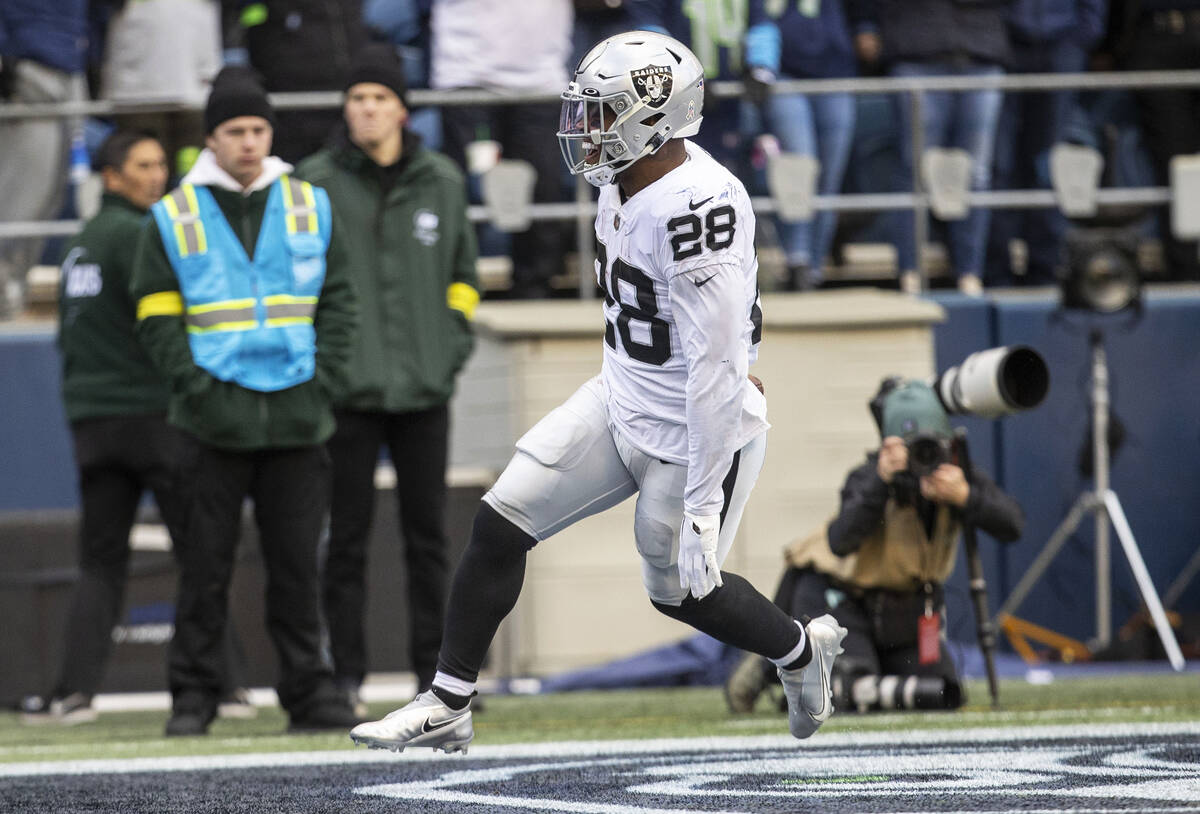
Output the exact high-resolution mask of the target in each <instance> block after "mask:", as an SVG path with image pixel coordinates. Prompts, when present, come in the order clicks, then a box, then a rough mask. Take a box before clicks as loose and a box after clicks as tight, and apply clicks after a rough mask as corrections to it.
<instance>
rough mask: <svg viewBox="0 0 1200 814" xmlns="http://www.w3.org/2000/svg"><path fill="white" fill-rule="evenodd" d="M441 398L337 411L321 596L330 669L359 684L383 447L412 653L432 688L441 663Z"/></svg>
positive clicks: (444, 438)
mask: <svg viewBox="0 0 1200 814" xmlns="http://www.w3.org/2000/svg"><path fill="white" fill-rule="evenodd" d="M449 435H450V418H449V410H448V409H447V407H446V406H445V405H442V406H440V407H434V408H431V409H429V410H420V411H416V412H410V413H359V412H339V413H338V416H337V432H336V433H334V436H333V438H331V439H330V440H329V444H328V447H329V454H330V457H331V458H332V459H333V508H332V511H331V515H330V523H329V554H328V559H327V560H326V563H325V588H324V604H325V619H326V622H327V624H328V625H329V639H330V648H331V650H332V652H333V662H334V672H335V675H336V676H337V680H338V682H339V683H342V684H345V685H348V686H355V687H356V686H358V685H359V684H361V683H362V680H363V676H365V675H366V671H367V652H366V637H365V634H364V630H363V617H364V611H365V607H366V568H367V547H368V539H369V534H370V530H371V517H372V514H373V513H374V507H375V464H376V462H377V461H378V459H379V448H380V447H381V446H383V445H385V444H386V445H387V449H388V452H389V454H390V455H391V458H392V463H393V465H394V466H395V468H396V500H397V503H398V504H399V518H400V533H401V536H402V537H403V545H404V561H405V566H406V568H405V570H406V573H407V575H408V600H409V601H408V604H409V615H408V622H409V639H408V641H409V654H410V657H411V659H412V667H413V670H414V671H415V672H416V674H417V682H418V684H419V685H420V687H421V689H422V690H424V689H428V687H429V686H430V684H431V683H432V682H433V675H434V672H435V671H436V669H437V656H438V648H439V647H440V646H441V642H442V625H443V620H444V616H445V608H446V583H447V573H448V567H447V563H446V530H445V508H446V457H447V447H448V443H449Z"/></svg>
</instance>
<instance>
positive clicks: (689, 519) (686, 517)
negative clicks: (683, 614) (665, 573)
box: [679, 512, 725, 599]
mask: <svg viewBox="0 0 1200 814" xmlns="http://www.w3.org/2000/svg"><path fill="white" fill-rule="evenodd" d="M720 530H721V518H720V516H719V515H715V514H706V515H696V514H690V513H688V512H684V514H683V527H682V528H681V529H680V530H679V584H680V586H681V587H682V588H683V589H684V590H685V591H688V590H690V591H691V593H692V596H694V597H696V598H697V599H703V598H704V597H706V596H708V594H709V593H710V592H711V591H712V589H713V588H718V587H720V586H721V585H723V584H725V583H724V581H723V580H722V579H721V568H720V566H719V565H717V535H718V534H719V532H720Z"/></svg>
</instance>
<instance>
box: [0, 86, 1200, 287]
mask: <svg viewBox="0 0 1200 814" xmlns="http://www.w3.org/2000/svg"><path fill="white" fill-rule="evenodd" d="M1198 87H1200V70H1196V71H1119V72H1094V73H1049V74H1006V75H997V76H970V77H957V76H944V77H937V76H935V77H879V78H853V79H820V80H788V81H780V82H778V83H776V84H775V85H774V91H773V92H776V93H806V94H822V93H852V94H881V93H882V94H903V95H904V96H906V97H907V99H908V104H909V105H910V106H911V110H912V116H911V117H910V118H911V121H912V128H913V133H912V145H913V152H914V155H916V156H919V155H920V154H921V152H923V149H924V141H925V140H924V133H923V127H922V116H921V111H922V106H923V105H924V104H925V101H924V97H925V94H926V93H930V92H936V91H971V90H984V89H998V90H1001V91H1003V92H1005V93H1014V92H1015V93H1028V92H1039V91H1043V92H1044V91H1053V90H1068V89H1075V90H1106V89H1127V90H1150V89H1168V88H1198ZM707 92H708V93H709V95H711V96H715V97H717V98H740V97H741V96H742V95H743V86H742V83H741V82H733V81H730V82H712V83H709V86H708V89H707ZM342 100H343V97H342V94H341V93H340V92H338V91H319V92H299V93H274V94H271V101H272V103H273V104H274V105H275V106H276V107H277V109H280V110H315V109H328V108H334V107H339V106H340V105H341V104H342ZM557 101H558V95H557V94H555V93H529V94H517V93H503V94H501V93H495V92H491V91H486V90H455V91H434V90H421V89H414V90H412V91H410V93H409V103H410V106H412V107H422V106H437V107H446V106H456V105H457V106H462V105H484V104H486V105H504V104H518V103H523V102H557ZM194 109H196V108H195V107H194V106H191V105H186V104H180V103H172V102H164V101H154V100H147V101H144V102H139V103H129V102H114V101H106V100H96V101H81V102H66V103H57V104H7V105H0V121H3V120H6V119H16V118H70V117H76V118H78V117H84V116H96V117H107V116H114V115H120V114H132V113H148V112H165V111H182V110H194ZM919 166H920V162H919V161H914V162H913V167H914V172H913V176H914V177H913V179H912V191H909V192H883V193H858V194H841V195H817V196H815V198H814V199H813V208H814V209H817V210H834V211H838V212H851V211H859V212H864V211H865V212H883V211H889V210H903V209H911V210H913V211H914V212H915V213H916V214H917V215H918V217H915V218H914V219H913V221H914V227H913V228H914V237H915V242H916V245H917V247H918V251H920V250H921V249H923V248H924V247H925V246H926V244H927V243H928V225H927V221H926V218H925V217H921V215H924V214H925V213H927V212H928V211H929V209H930V196H929V195H928V194H927V193H925V192H923V191H921V183H920V179H919V177H918V173H919V169H918V168H919ZM64 182H65V179H64ZM1170 201H1171V189H1170V188H1169V187H1159V186H1154V187H1107V188H1103V189H1100V190H1098V192H1097V202H1098V203H1099V205H1100V206H1131V205H1132V206H1159V205H1164V204H1167V203H1170ZM752 203H753V206H754V210H755V212H756V213H758V214H769V213H772V212H774V211H775V202H774V201H773V200H772V199H771V198H770V197H766V196H756V197H754V198H753V199H752ZM967 203H968V205H969V206H972V207H988V208H992V209H1031V208H1052V207H1056V206H1058V201H1057V199H1056V197H1055V193H1054V192H1053V191H1052V190H1046V189H1020V190H990V191H982V192H968V193H967ZM595 213H596V205H595V202H594V200H593V193H592V190H591V189H590V187H589V186H588V185H587V183H586V182H585V181H584V180H583V179H582V178H578V179H577V182H576V189H575V199H574V200H573V201H569V202H563V203H538V204H533V205H532V206H531V208H530V216H531V218H532V219H533V220H535V221H541V220H557V221H563V220H572V221H574V222H575V229H576V235H577V237H578V246H579V251H578V255H577V264H578V265H577V271H578V289H579V296H580V297H581V298H588V297H592V296H594V295H595V286H594V285H593V282H592V276H593V270H592V269H593V261H594V259H595V258H594V255H593V254H592V249H591V246H592V241H591V239H590V238H591V231H592V225H591V218H592V217H594V215H595ZM468 216H469V217H470V219H471V220H472V221H473V222H477V223H481V222H485V221H487V220H488V213H487V209H486V208H485V207H484V206H482V205H473V206H471V207H470V208H469V210H468ZM81 227H82V222H81V221H79V220H51V221H13V222H7V223H3V222H0V240H5V239H13V238H24V237H54V236H70V235H73V234H75V233H76V232H77V231H79V229H80V228H81Z"/></svg>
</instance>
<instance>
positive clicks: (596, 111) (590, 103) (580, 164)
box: [558, 82, 640, 186]
mask: <svg viewBox="0 0 1200 814" xmlns="http://www.w3.org/2000/svg"><path fill="white" fill-rule="evenodd" d="M577 87H578V86H577V84H576V83H574V82H572V83H571V85H570V86H569V87H568V88H567V90H566V91H564V92H563V94H562V100H563V104H562V114H561V116H560V118H559V123H558V147H559V149H560V150H561V151H562V156H563V160H564V161H566V162H567V168H568V169H569V170H570V171H571V174H572V175H579V174H582V175H583V177H584V178H586V179H587V180H588V183H590V184H592V185H593V186H604V185H605V184H609V183H612V180H613V177H614V176H615V175H616V174H617V173H618V172H620V171H621V170H622V169H624V168H625V167H627V166H628V165H629V164H632V163H633V161H634V160H636V157H635V156H634V155H633V154H632V152H633V151H632V150H631V149H630V146H629V145H628V144H626V143H625V139H624V138H623V137H622V135H621V129H620V128H621V125H622V124H624V123H625V122H626V121H628V119H629V113H630V111H631V110H632V108H633V104H632V102H631V100H630V99H629V95H628V94H627V93H625V92H620V93H613V94H610V95H608V96H594V95H584V94H581V93H579V92H578V90H577ZM589 90H590V89H589ZM620 111H625V113H624V115H622V113H621V112H620ZM638 157H640V156H638Z"/></svg>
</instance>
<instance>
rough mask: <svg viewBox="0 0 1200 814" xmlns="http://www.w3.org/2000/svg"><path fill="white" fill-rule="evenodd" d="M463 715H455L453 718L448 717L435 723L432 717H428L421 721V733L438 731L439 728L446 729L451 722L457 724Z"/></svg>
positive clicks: (426, 733)
mask: <svg viewBox="0 0 1200 814" xmlns="http://www.w3.org/2000/svg"><path fill="white" fill-rule="evenodd" d="M462 717H463V716H462V715H455V716H454V717H453V718H447V719H446V720H444V721H442V722H441V723H436V724H435V723H434V722H433V719H432V718H426V719H425V720H424V721H423V722H422V723H421V733H422V734H425V735H428V734H429V733H430V732H437V731H438V730H439V729H445V728H446V727H448V726H450V725H451V724H456V723H458V722H459V721H461V720H462Z"/></svg>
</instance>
